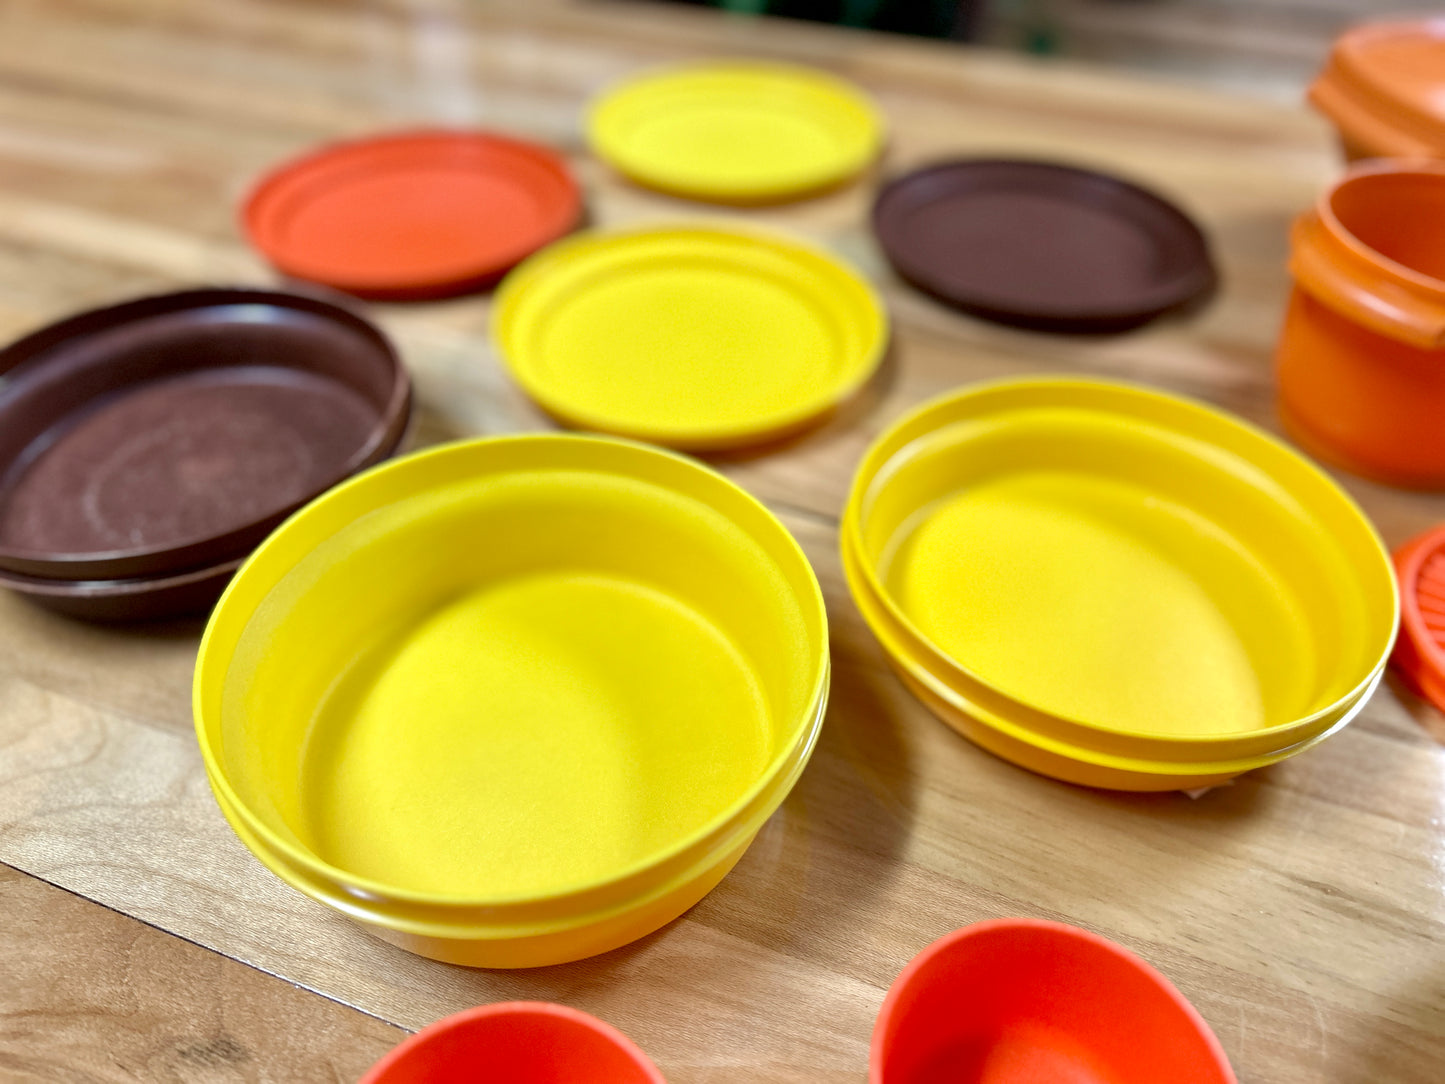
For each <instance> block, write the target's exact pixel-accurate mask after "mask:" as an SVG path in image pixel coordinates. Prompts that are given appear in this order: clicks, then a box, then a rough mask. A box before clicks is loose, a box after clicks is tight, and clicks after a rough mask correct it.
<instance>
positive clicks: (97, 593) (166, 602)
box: [0, 557, 244, 622]
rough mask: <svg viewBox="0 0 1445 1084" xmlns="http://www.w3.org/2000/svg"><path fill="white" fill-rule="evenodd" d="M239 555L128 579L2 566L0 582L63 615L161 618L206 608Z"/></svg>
mask: <svg viewBox="0 0 1445 1084" xmlns="http://www.w3.org/2000/svg"><path fill="white" fill-rule="evenodd" d="M243 560H244V558H241V557H237V558H234V559H233V560H230V561H227V562H225V563H224V564H219V565H215V566H213V567H211V568H200V569H192V570H191V571H189V572H181V573H178V574H176V575H171V576H146V577H139V578H136V579H131V580H45V579H40V578H39V577H36V576H22V575H20V574H18V573H15V572H6V571H0V587H8V588H9V589H10V590H12V591H14V592H15V593H16V594H18V595H22V596H24V597H25V598H27V599H29V600H30V601H31V602H33V603H35V605H37V606H43V607H44V608H45V609H47V610H54V611H55V612H56V613H61V614H65V615H66V616H67V617H78V618H83V619H84V620H87V621H115V622H120V621H160V620H163V619H166V618H172V617H193V616H199V615H204V614H207V613H209V612H210V610H211V607H212V606H214V605H215V603H216V600H217V599H218V598H220V597H221V592H222V591H224V590H225V589H226V584H228V583H230V582H231V576H232V574H233V573H234V572H235V571H236V569H238V568H240V567H241V562H242V561H243Z"/></svg>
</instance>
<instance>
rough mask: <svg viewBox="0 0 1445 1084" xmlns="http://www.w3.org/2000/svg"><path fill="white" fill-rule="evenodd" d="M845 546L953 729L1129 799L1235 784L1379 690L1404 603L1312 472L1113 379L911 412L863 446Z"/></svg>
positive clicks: (853, 572) (1351, 515)
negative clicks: (1049, 757)
mask: <svg viewBox="0 0 1445 1084" xmlns="http://www.w3.org/2000/svg"><path fill="white" fill-rule="evenodd" d="M842 545H843V558H844V570H845V572H846V573H847V575H848V578H849V583H850V587H851V588H852V590H853V594H854V597H855V599H857V600H858V603H859V605H860V607H861V608H862V611H863V614H864V617H865V619H867V620H868V622H869V624H870V626H871V627H872V628H873V631H874V632H875V634H876V635H878V637H879V639H880V640H881V641H882V643H883V645H884V647H885V648H886V649H887V650H888V652H889V654H890V656H892V658H893V659H894V661H895V664H896V665H898V666H900V667H901V668H902V669H904V670H906V671H910V672H911V673H912V677H913V680H914V682H915V683H919V682H924V681H926V680H928V679H931V681H932V683H933V685H934V686H935V688H934V694H935V695H934V696H933V698H932V699H933V701H934V702H933V703H932V704H931V706H933V707H934V708H935V710H936V711H939V709H940V705H941V703H942V702H944V701H951V706H950V707H949V708H948V710H943V711H939V713H940V714H941V715H943V716H944V718H945V720H946V721H949V722H951V723H953V724H954V725H958V718H957V717H958V715H960V714H971V715H973V716H975V717H976V718H977V720H979V721H982V722H985V723H988V724H990V725H992V726H993V727H994V729H996V730H1000V731H1002V732H1007V733H1009V734H1010V735H1011V736H1012V737H1013V738H1014V739H1016V740H1020V741H1023V742H1026V743H1032V744H1034V745H1037V746H1039V747H1040V748H1047V749H1050V750H1052V751H1054V752H1062V753H1064V754H1065V755H1071V756H1073V757H1077V758H1078V759H1081V760H1085V761H1088V762H1092V763H1095V764H1098V765H1101V766H1109V767H1111V768H1124V769H1126V770H1132V771H1135V772H1137V773H1139V774H1140V775H1141V776H1143V777H1144V778H1141V779H1140V780H1139V781H1138V782H1139V783H1140V784H1141V785H1140V786H1139V787H1137V788H1135V787H1133V786H1131V787H1130V789H1158V788H1156V787H1154V786H1152V785H1142V784H1147V783H1149V782H1150V779H1149V778H1148V777H1150V776H1172V775H1178V776H1187V775H1191V774H1193V775H1196V776H1201V775H1209V776H1211V777H1213V776H1219V775H1224V776H1226V777H1227V775H1230V774H1237V773H1238V772H1239V771H1244V770H1248V768H1250V767H1257V766H1259V765H1260V764H1262V763H1268V762H1272V761H1273V760H1275V759H1278V758H1279V757H1280V756H1282V755H1285V754H1287V753H1292V752H1293V751H1297V750H1298V748H1301V747H1302V746H1303V744H1304V743H1308V742H1309V741H1310V740H1312V739H1314V738H1317V737H1319V736H1320V735H1321V734H1324V733H1326V732H1329V731H1331V729H1332V728H1334V727H1335V726H1336V725H1337V724H1338V723H1339V722H1340V721H1341V719H1342V718H1344V717H1345V716H1346V715H1347V714H1349V713H1351V711H1352V709H1354V708H1355V707H1356V706H1357V705H1358V704H1359V703H1360V702H1361V697H1362V695H1363V694H1364V693H1365V691H1366V690H1368V689H1369V688H1371V687H1372V686H1373V683H1374V680H1375V679H1376V678H1377V677H1378V675H1379V672H1380V670H1381V669H1382V666H1383V662H1384V659H1385V656H1386V655H1387V653H1388V651H1389V647H1390V643H1391V639H1392V637H1393V625H1394V621H1395V614H1396V612H1397V611H1396V602H1395V591H1394V582H1393V578H1392V576H1391V575H1390V570H1389V566H1388V563H1387V560H1386V556H1385V553H1384V550H1383V547H1382V546H1381V544H1380V542H1379V540H1378V538H1377V537H1376V536H1375V534H1374V531H1373V529H1372V528H1371V527H1370V526H1369V524H1368V522H1367V521H1366V520H1365V518H1364V516H1363V515H1362V514H1361V513H1360V512H1359V510H1358V509H1357V508H1355V506H1354V505H1353V504H1352V503H1351V502H1350V501H1349V499H1348V498H1347V497H1346V496H1345V495H1344V494H1343V493H1342V492H1341V491H1340V490H1339V489H1338V488H1337V487H1336V486H1335V485H1334V484H1333V483H1332V482H1331V481H1330V480H1329V479H1328V478H1327V477H1325V476H1324V475H1323V474H1322V473H1320V472H1319V471H1318V470H1316V469H1315V468H1313V467H1312V466H1310V465H1309V464H1308V463H1307V462H1305V461H1304V460H1303V459H1301V458H1300V457H1299V456H1297V455H1295V454H1294V453H1292V452H1290V451H1289V450H1288V449H1286V448H1284V447H1283V446H1281V445H1279V444H1278V443H1276V442H1275V441H1273V440H1271V439H1270V438H1268V437H1266V436H1264V435H1263V434H1261V433H1259V432H1257V431H1255V430H1252V429H1249V428H1248V427H1246V426H1243V425H1241V424H1239V423H1237V422H1234V421H1232V420H1230V419H1228V418H1226V417H1224V416H1223V415H1220V414H1218V413H1216V412H1214V411H1212V410H1209V409H1207V408H1204V407H1201V406H1197V405H1195V404H1192V403H1188V402H1185V401H1183V400H1179V399H1175V398H1173V397H1171V396H1167V395H1162V394H1159V393H1156V392H1149V391H1144V390H1141V389H1134V388H1130V387H1128V386H1124V385H1113V384H1104V383H1095V382H1090V381H1076V380H1066V379H1058V380H1049V379H1038V380H1026V381H1015V382H1006V383H998V384H991V385H982V386H978V387H975V388H972V389H969V390H968V391H965V392H962V393H956V394H954V395H951V396H945V397H943V398H941V399H938V400H935V401H934V402H932V403H930V404H926V405H925V406H924V407H922V408H920V409H919V410H918V411H916V412H915V413H914V414H912V415H910V416H909V417H907V418H905V419H904V420H903V421H901V422H900V423H898V424H897V425H896V426H895V427H894V428H893V429H892V430H890V431H889V432H888V433H885V434H884V435H883V436H882V437H881V438H879V440H878V442H877V443H875V445H874V446H873V448H872V449H871V450H870V451H869V453H868V454H867V455H866V456H865V458H864V461H863V464H862V465H861V467H860V469H859V472H858V475H857V477H856V479H855V482H854V487H853V492H852V495H851V497H850V500H849V504H848V508H847V510H846V512H845V519H844V532H843V540H842ZM960 729H965V728H964V727H960ZM965 732H968V730H967V729H966V731H965ZM970 736H971V737H976V733H970ZM985 744H987V743H985ZM990 747H991V748H992V746H990ZM994 751H995V752H1000V750H999V749H995V750H994ZM1000 755H1005V756H1009V754H1008V753H1007V752H1001V753H1000ZM1010 759H1018V758H1017V757H1014V756H1010ZM1026 766H1028V767H1033V768H1034V769H1035V770H1040V771H1049V769H1048V767H1046V766H1040V765H1039V764H1038V763H1029V764H1027V765H1026ZM1049 774H1059V773H1057V772H1049ZM1070 778H1073V780H1074V781H1079V782H1092V783H1093V784H1094V785H1101V786H1114V785H1120V784H1121V783H1127V782H1128V779H1127V778H1124V779H1120V778H1119V777H1117V776H1116V775H1110V776H1108V777H1105V776H1099V777H1097V778H1090V779H1082V778H1078V777H1076V776H1070ZM1106 778H1107V779H1108V780H1109V781H1106ZM1156 781H1158V780H1156ZM1190 785H1193V784H1192V783H1191V784H1190Z"/></svg>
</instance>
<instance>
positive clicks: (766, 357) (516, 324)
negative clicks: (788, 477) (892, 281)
mask: <svg viewBox="0 0 1445 1084" xmlns="http://www.w3.org/2000/svg"><path fill="white" fill-rule="evenodd" d="M493 328H494V336H495V339H496V343H497V347H498V351H499V352H500V353H501V355H502V357H503V360H504V361H505V362H506V364H507V366H508V368H509V369H510V370H511V372H512V375H513V376H514V377H515V378H516V380H517V382H518V383H519V384H521V385H522V387H523V389H525V390H526V392H527V393H528V394H529V395H530V396H532V398H533V399H535V400H536V401H537V402H538V403H540V404H541V405H542V406H543V407H544V408H545V409H546V410H547V411H548V412H549V413H551V414H553V415H555V416H556V417H558V418H560V419H562V420H563V421H565V422H567V423H569V424H571V425H574V426H578V427H581V428H586V429H595V430H600V431H603V432H608V433H616V434H619V435H621V436H628V437H635V438H637V439H640V440H648V441H652V442H654V443H658V444H664V445H667V446H669V447H674V448H683V449H688V450H693V451H701V450H709V449H720V448H729V447H737V446H741V445H747V444H756V443H761V442H763V441H766V440H769V439H773V438H776V437H780V436H783V435H785V434H787V433H790V432H792V431H794V430H797V429H799V428H802V427H804V426H807V425H810V424H813V423H815V422H817V421H818V420H819V419H820V418H822V417H823V416H825V415H826V414H827V413H828V412H830V411H831V410H832V409H833V408H835V407H836V406H837V405H838V404H839V403H841V402H842V401H844V400H845V399H847V398H848V397H849V396H851V395H852V394H853V393H854V392H856V391H857V390H858V389H859V388H860V387H861V386H862V385H863V384H864V383H865V382H866V381H867V380H868V378H869V377H870V376H871V375H872V374H873V372H874V370H875V369H876V368H877V366H878V364H879V362H880V361H881V359H882V356H883V352H884V349H885V347H886V345H887V335H888V323H887V317H886V315H885V313H884V310H883V305H882V302H881V301H880V300H879V299H878V297H877V295H876V294H875V293H874V291H873V289H872V288H871V287H870V286H869V285H868V283H867V282H865V281H864V280H863V278H862V277H861V276H859V275H858V274H857V273H856V272H855V271H853V270H851V269H850V268H848V267H846V266H845V265H843V264H842V263H840V262H839V261H837V260H836V259H834V258H833V257H832V256H830V255H828V254H826V253H824V252H821V251H819V250H816V249H813V248H811V247H809V246H806V245H802V244H798V243H796V242H794V241H791V240H789V239H787V238H785V237H779V236H776V235H773V234H767V233H762V232H754V231H751V230H741V229H733V228H727V227H722V226H718V227H712V226H676V227H661V228H644V229H632V230H616V231H611V230H609V231H598V232H594V233H588V234H582V235H579V236H577V237H575V238H572V239H570V240H568V241H565V242H562V243H560V244H557V245H553V246H552V247H551V248H549V249H548V250H547V251H545V252H541V253H539V254H538V255H537V256H535V257H533V258H532V259H531V260H528V261H527V262H526V263H525V264H523V265H522V266H521V267H519V268H517V270H516V271H514V272H513V273H512V274H511V275H510V276H508V278H507V280H506V281H505V282H504V283H503V284H502V287H501V289H500V290H499V291H498V296H497V304H496V308H495V310H494V315H493Z"/></svg>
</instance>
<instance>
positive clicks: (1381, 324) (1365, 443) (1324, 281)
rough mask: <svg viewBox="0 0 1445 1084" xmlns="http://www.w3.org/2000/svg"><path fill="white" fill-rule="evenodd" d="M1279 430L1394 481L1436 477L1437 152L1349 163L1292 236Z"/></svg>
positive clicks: (1441, 209)
mask: <svg viewBox="0 0 1445 1084" xmlns="http://www.w3.org/2000/svg"><path fill="white" fill-rule="evenodd" d="M1290 273H1291V274H1292V275H1293V276H1294V281H1295V289H1294V293H1293V295H1292V297H1291V298H1290V303H1289V309H1288V312H1287V313H1286V315H1285V321H1284V327H1283V330H1282V331H1281V332H1280V339H1279V347H1278V350H1277V352H1276V363H1277V368H1278V377H1279V405H1280V413H1281V415H1282V417H1283V420H1284V423H1285V426H1286V428H1287V429H1288V430H1289V431H1290V434H1291V435H1292V436H1293V437H1294V438H1295V439H1296V440H1297V441H1298V442H1299V443H1300V444H1302V445H1304V446H1305V447H1307V448H1308V449H1309V450H1310V451H1311V452H1313V453H1315V454H1316V455H1317V456H1319V457H1320V458H1322V459H1327V460H1329V461H1330V462H1333V463H1336V464H1338V465H1339V466H1342V467H1345V468H1346V469H1348V470H1351V471H1354V472H1355V473H1357V474H1362V475H1365V476H1367V477H1371V478H1375V479H1376V480H1379V481H1383V482H1386V483H1389V484H1392V485H1400V486H1407V487H1411V488H1420V489H1435V488H1442V487H1445V425H1442V424H1441V421H1440V419H1441V418H1442V416H1445V161H1440V162H1433V161H1427V160H1424V159H1420V160H1414V161H1388V162H1375V163H1370V164H1368V165H1364V166H1358V167H1356V168H1355V169H1353V170H1351V171H1350V172H1349V173H1348V174H1347V175H1346V176H1345V177H1344V178H1343V179H1342V180H1341V181H1339V182H1338V183H1337V184H1336V185H1335V186H1334V187H1333V188H1331V189H1330V190H1329V191H1327V192H1326V193H1325V194H1324V195H1323V196H1322V197H1321V198H1320V200H1319V203H1318V204H1317V205H1316V207H1315V208H1314V210H1312V211H1310V212H1308V213H1306V214H1305V215H1303V216H1301V217H1300V218H1299V219H1298V220H1297V221H1296V222H1295V225H1294V232H1293V235H1292V237H1291V253H1290Z"/></svg>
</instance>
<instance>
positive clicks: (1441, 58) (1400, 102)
mask: <svg viewBox="0 0 1445 1084" xmlns="http://www.w3.org/2000/svg"><path fill="white" fill-rule="evenodd" d="M1309 98H1310V102H1311V103H1312V104H1313V105H1314V106H1315V108H1316V109H1318V110H1319V111H1320V112H1321V113H1323V114H1324V115H1325V116H1326V117H1328V118H1329V119H1330V121H1331V122H1332V123H1333V124H1334V126H1335V129H1336V131H1338V132H1339V136H1340V146H1341V149H1342V150H1343V151H1344V153H1345V157H1346V158H1347V159H1348V160H1349V161H1352V162H1353V161H1356V160H1358V159H1361V158H1400V157H1411V156H1416V155H1424V156H1428V157H1436V158H1439V157H1445V19H1439V18H1436V19H1418V20H1407V21H1398V22H1382V23H1366V24H1365V25H1363V26H1357V27H1354V28H1353V29H1351V30H1347V31H1346V32H1345V33H1344V34H1342V35H1340V37H1339V39H1338V40H1337V41H1336V42H1335V46H1334V48H1333V49H1332V50H1331V51H1330V57H1329V60H1328V61H1327V62H1326V63H1325V67H1324V70H1323V71H1321V72H1320V74H1319V77H1318V78H1317V79H1316V80H1315V81H1314V83H1313V84H1312V85H1311V86H1310V89H1309Z"/></svg>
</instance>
